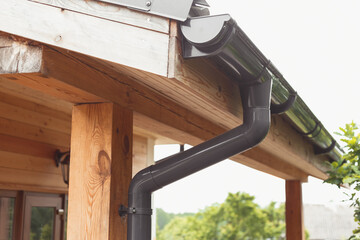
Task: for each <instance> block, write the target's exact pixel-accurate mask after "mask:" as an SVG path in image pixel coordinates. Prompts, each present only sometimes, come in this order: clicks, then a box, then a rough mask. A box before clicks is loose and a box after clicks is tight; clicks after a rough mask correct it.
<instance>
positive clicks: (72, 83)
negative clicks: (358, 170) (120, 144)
mask: <svg viewBox="0 0 360 240" xmlns="http://www.w3.org/2000/svg"><path fill="white" fill-rule="evenodd" d="M0 31H2V32H3V34H2V35H1V36H0V63H1V64H0V86H1V91H0V93H1V94H3V95H4V96H5V95H9V96H10V98H11V97H12V96H15V95H16V96H18V97H20V95H21V97H22V98H28V99H29V100H31V101H33V102H36V101H38V103H39V104H44V105H46V107H48V108H52V109H54V108H55V109H57V110H58V111H60V112H64V113H66V115H70V112H71V107H72V106H73V105H74V104H83V103H94V102H114V103H116V104H119V105H121V106H123V107H127V108H130V109H132V110H133V111H134V129H135V132H137V133H138V134H139V135H145V136H152V137H154V138H157V139H159V141H161V142H162V143H166V142H178V143H188V144H191V145H196V144H199V143H200V142H202V141H205V140H208V139H211V138H213V137H215V136H217V135H219V134H221V133H223V132H224V131H226V130H229V129H232V128H234V127H236V126H238V125H240V124H241V123H242V107H241V101H240V94H239V90H238V87H237V85H236V83H235V82H233V80H231V79H229V78H228V77H227V76H226V75H225V74H224V73H223V72H221V71H220V70H219V69H217V68H216V67H214V66H213V65H212V64H211V63H209V62H207V61H206V60H204V59H194V60H186V61H185V60H183V59H182V57H181V52H180V39H179V34H178V32H177V23H176V22H173V21H170V20H168V19H164V18H160V17H156V16H149V15H146V14H143V13H138V12H134V11H131V10H128V9H125V8H122V7H117V6H113V5H108V4H103V3H97V2H94V1H76V4H75V1H71V0H62V1H53V0H34V1H27V0H12V1H5V2H4V3H2V7H1V8H0ZM0 107H1V106H0ZM0 121H1V116H0ZM68 124H70V122H69V123H68ZM1 126H2V125H1V124H0V135H1V134H3V135H11V133H9V132H5V131H9V130H8V129H9V128H8V129H7V130H6V129H4V128H2V127H1ZM64 131H68V133H67V134H68V135H69V134H70V131H69V130H68V129H64ZM55 139H57V138H55ZM67 141H69V140H67ZM64 143H65V144H68V142H66V140H64ZM64 143H57V142H56V143H53V144H54V145H60V146H61V145H62V144H64ZM0 145H1V141H0ZM67 146H68V145H67ZM0 147H1V146H0ZM232 160H234V161H237V162H239V163H242V164H244V165H247V166H249V167H252V168H255V169H258V170H260V171H264V172H267V173H269V174H272V175H274V176H277V177H280V178H283V179H287V180H301V181H306V180H307V176H308V175H311V176H314V177H317V178H321V179H325V178H326V174H325V173H324V171H325V169H324V168H323V162H324V161H325V160H326V157H324V156H319V155H314V153H313V147H312V145H311V144H310V143H309V142H307V141H306V140H305V139H304V138H303V137H302V136H300V135H299V134H298V133H297V132H296V131H295V130H294V129H293V128H292V127H291V126H290V125H289V124H288V123H287V122H286V121H284V119H282V118H281V117H280V116H273V117H272V127H271V129H270V132H269V134H268V136H267V137H266V139H265V140H264V141H263V142H262V143H261V144H260V145H259V146H258V147H256V148H254V149H252V150H249V151H247V152H245V153H243V154H241V155H237V156H234V157H233V158H232Z"/></svg>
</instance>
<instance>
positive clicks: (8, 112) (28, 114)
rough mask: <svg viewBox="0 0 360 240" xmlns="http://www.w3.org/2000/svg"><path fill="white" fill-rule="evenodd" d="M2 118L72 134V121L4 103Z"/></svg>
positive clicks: (1, 109)
mask: <svg viewBox="0 0 360 240" xmlns="http://www.w3.org/2000/svg"><path fill="white" fill-rule="evenodd" d="M0 117H1V118H6V119H9V120H13V121H17V122H26V123H28V124H30V125H33V126H37V127H40V128H45V129H50V130H54V131H58V132H61V133H65V134H69V133H70V121H65V120H60V119H57V118H55V117H53V116H51V115H45V114H42V113H38V112H34V111H30V110H27V109H24V108H21V107H16V106H14V105H10V104H7V103H3V102H0Z"/></svg>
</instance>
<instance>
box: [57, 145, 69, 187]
mask: <svg viewBox="0 0 360 240" xmlns="http://www.w3.org/2000/svg"><path fill="white" fill-rule="evenodd" d="M54 160H55V164H56V167H59V166H61V173H62V177H63V180H64V183H66V184H67V185H69V173H70V151H67V152H61V151H60V150H59V149H57V150H56V151H55V154H54Z"/></svg>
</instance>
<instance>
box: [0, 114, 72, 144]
mask: <svg viewBox="0 0 360 240" xmlns="http://www.w3.org/2000/svg"><path fill="white" fill-rule="evenodd" d="M0 134H4V135H9V136H13V137H18V138H24V139H28V140H33V141H36V142H41V143H46V144H52V145H55V146H61V147H69V145H70V135H69V134H64V133H60V132H57V131H53V130H49V129H45V128H42V127H37V126H32V125H29V124H26V123H21V122H17V121H12V120H8V119H5V118H1V117H0Z"/></svg>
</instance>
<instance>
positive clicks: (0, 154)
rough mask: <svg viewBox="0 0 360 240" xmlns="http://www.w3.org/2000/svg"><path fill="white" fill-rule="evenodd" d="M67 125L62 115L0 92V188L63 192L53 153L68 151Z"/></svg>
mask: <svg viewBox="0 0 360 240" xmlns="http://www.w3.org/2000/svg"><path fill="white" fill-rule="evenodd" d="M57 116H61V118H62V119H59V118H58V117H57ZM70 124H71V116H69V115H66V114H65V113H62V112H59V111H56V110H53V109H50V108H48V107H45V106H42V105H40V104H36V103H33V102H29V101H27V100H24V99H21V98H18V97H16V96H12V95H9V94H3V93H0V188H2V189H12V190H27V191H40V192H58V193H65V192H67V185H66V184H65V183H64V182H63V179H62V175H61V169H60V168H57V167H56V166H55V161H54V153H55V150H56V149H61V150H62V151H65V150H68V149H69V147H70Z"/></svg>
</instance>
